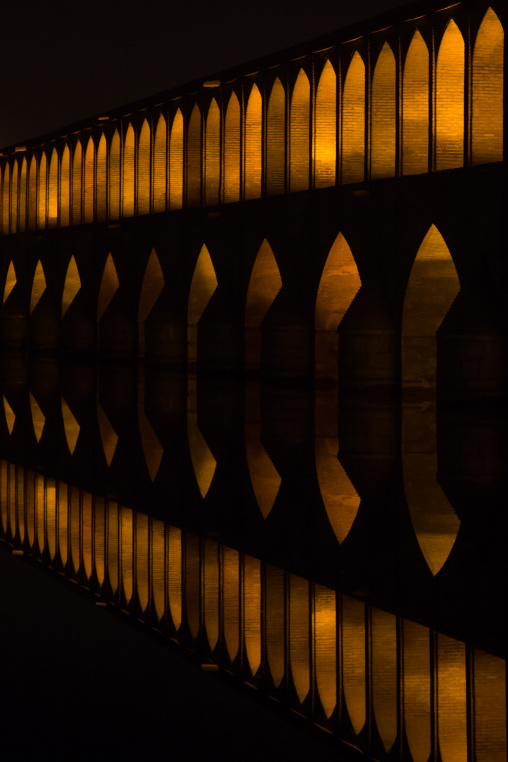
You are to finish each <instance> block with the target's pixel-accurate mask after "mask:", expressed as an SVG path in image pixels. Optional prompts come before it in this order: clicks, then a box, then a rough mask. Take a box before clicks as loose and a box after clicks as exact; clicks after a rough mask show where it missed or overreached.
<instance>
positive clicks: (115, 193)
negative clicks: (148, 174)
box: [109, 130, 121, 220]
mask: <svg viewBox="0 0 508 762" xmlns="http://www.w3.org/2000/svg"><path fill="white" fill-rule="evenodd" d="M120 170H121V164H120V135H119V133H118V130H115V132H114V133H113V137H112V139H111V145H110V147H109V217H110V219H112V220H117V219H118V218H119V217H120Z"/></svg>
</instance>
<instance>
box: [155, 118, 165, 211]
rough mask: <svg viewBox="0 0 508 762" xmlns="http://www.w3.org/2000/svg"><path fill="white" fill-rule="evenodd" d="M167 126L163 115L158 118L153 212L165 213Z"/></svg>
mask: <svg viewBox="0 0 508 762" xmlns="http://www.w3.org/2000/svg"><path fill="white" fill-rule="evenodd" d="M167 142H168V125H167V122H166V120H165V118H164V114H161V115H160V116H159V120H158V122H157V127H156V130H155V140H154V145H153V210H154V212H164V211H166V197H167V159H168V150H167Z"/></svg>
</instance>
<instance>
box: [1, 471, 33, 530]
mask: <svg viewBox="0 0 508 762" xmlns="http://www.w3.org/2000/svg"><path fill="white" fill-rule="evenodd" d="M8 473H9V464H8V463H7V461H6V460H2V461H0V516H1V517H2V528H3V531H4V532H5V533H7V530H8V512H7V505H8V499H7V497H8V484H9V482H8ZM31 542H32V541H31Z"/></svg>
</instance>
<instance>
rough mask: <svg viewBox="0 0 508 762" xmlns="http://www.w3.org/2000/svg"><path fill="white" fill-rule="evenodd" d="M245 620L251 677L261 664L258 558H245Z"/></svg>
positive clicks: (246, 650) (243, 584)
mask: <svg viewBox="0 0 508 762" xmlns="http://www.w3.org/2000/svg"><path fill="white" fill-rule="evenodd" d="M242 587H243V590H242V593H243V595H242V598H243V620H242V629H243V632H244V644H245V653H246V655H247V662H248V665H249V669H250V672H251V675H255V674H256V672H257V671H258V669H259V666H260V664H261V562H260V560H259V559H258V558H253V557H252V556H248V555H244V557H243V579H242Z"/></svg>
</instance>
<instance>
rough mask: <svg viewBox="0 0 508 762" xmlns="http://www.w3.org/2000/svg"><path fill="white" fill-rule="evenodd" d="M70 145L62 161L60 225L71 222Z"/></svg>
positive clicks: (66, 147) (64, 151) (66, 148)
mask: <svg viewBox="0 0 508 762" xmlns="http://www.w3.org/2000/svg"><path fill="white" fill-rule="evenodd" d="M70 156H71V153H70V151H69V146H68V145H65V147H64V150H63V153H62V161H61V163H60V195H59V208H60V225H62V226H67V225H69V223H70V208H71V207H70V162H71V159H70Z"/></svg>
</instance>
